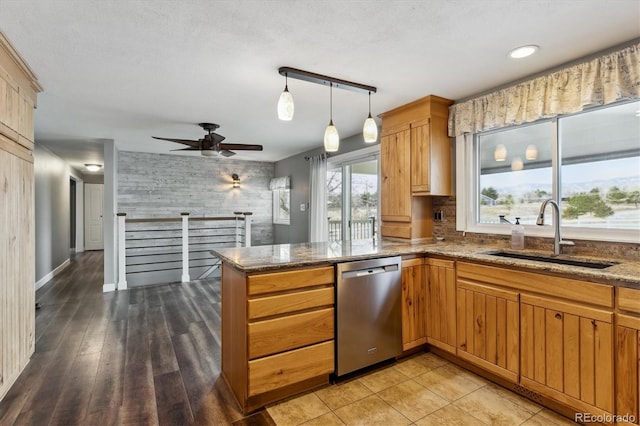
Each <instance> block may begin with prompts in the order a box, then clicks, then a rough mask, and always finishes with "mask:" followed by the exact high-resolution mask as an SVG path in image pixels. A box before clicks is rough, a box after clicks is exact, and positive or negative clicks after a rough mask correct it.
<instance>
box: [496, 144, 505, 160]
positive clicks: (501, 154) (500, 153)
mask: <svg viewBox="0 0 640 426" xmlns="http://www.w3.org/2000/svg"><path fill="white" fill-rule="evenodd" d="M493 159H494V160H496V161H505V160H506V159H507V147H506V146H504V145H502V144H500V145H498V146H496V149H495V151H493Z"/></svg>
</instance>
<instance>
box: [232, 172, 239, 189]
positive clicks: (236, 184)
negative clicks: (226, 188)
mask: <svg viewBox="0 0 640 426" xmlns="http://www.w3.org/2000/svg"><path fill="white" fill-rule="evenodd" d="M231 179H232V180H233V187H234V188H240V178H239V177H238V175H237V174H236V173H234V174H232V175H231Z"/></svg>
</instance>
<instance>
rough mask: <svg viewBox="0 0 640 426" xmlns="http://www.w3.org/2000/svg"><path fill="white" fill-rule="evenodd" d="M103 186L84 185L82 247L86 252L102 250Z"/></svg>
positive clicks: (98, 184) (95, 184)
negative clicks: (83, 237) (83, 238)
mask: <svg viewBox="0 0 640 426" xmlns="http://www.w3.org/2000/svg"><path fill="white" fill-rule="evenodd" d="M103 193H104V184H101V183H85V185H84V236H85V240H84V246H85V249H86V250H103V249H104V240H103V232H102V215H103Z"/></svg>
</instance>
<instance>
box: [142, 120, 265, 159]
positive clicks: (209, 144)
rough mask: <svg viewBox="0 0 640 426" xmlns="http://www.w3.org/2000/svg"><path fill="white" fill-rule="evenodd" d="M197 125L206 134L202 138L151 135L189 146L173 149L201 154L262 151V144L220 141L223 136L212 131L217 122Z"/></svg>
mask: <svg viewBox="0 0 640 426" xmlns="http://www.w3.org/2000/svg"><path fill="white" fill-rule="evenodd" d="M198 126H200V127H202V128H203V129H204V130H205V131H206V132H207V134H206V135H204V138H202V139H198V140H197V141H194V140H191V139H173V138H159V137H157V136H151V137H152V138H154V139H160V140H163V141H169V142H176V143H182V144H185V145H188V146H189V148H182V149H174V150H173V151H201V152H202V155H205V156H212V155H217V154H219V155H222V156H224V157H231V156H232V155H236V153H235V152H232V151H231V150H232V149H233V150H236V151H239V150H245V151H262V145H247V144H240V143H222V141H223V140H225V137H224V136H222V135H219V134H217V133H213V131H214V130H216V129H217V128H218V127H220V126H219V125H217V124H213V123H199V124H198Z"/></svg>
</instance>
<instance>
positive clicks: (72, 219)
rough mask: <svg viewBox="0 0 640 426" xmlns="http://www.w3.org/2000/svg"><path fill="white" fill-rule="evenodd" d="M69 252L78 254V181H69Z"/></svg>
mask: <svg viewBox="0 0 640 426" xmlns="http://www.w3.org/2000/svg"><path fill="white" fill-rule="evenodd" d="M69 252H70V253H75V252H76V181H75V180H73V179H69Z"/></svg>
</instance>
